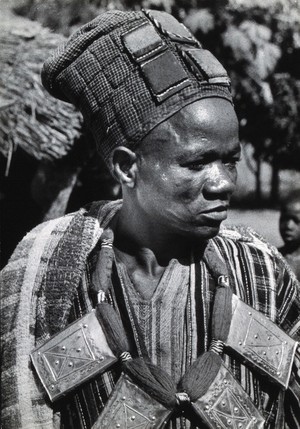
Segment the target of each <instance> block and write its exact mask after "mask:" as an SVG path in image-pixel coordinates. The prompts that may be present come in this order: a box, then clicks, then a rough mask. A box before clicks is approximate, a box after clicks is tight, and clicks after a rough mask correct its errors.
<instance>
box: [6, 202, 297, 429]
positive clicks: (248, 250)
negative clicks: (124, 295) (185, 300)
mask: <svg viewBox="0 0 300 429" xmlns="http://www.w3.org/2000/svg"><path fill="white" fill-rule="evenodd" d="M120 206H121V202H120V201H117V202H109V203H93V204H91V206H90V207H89V208H87V209H82V210H80V211H79V212H76V213H74V214H69V215H66V216H64V217H63V218H59V219H55V220H51V221H49V222H46V223H43V224H41V225H39V226H37V227H36V228H35V229H33V230H32V231H31V232H29V233H28V234H27V235H26V236H25V238H24V239H23V240H22V241H21V242H20V244H19V245H18V246H17V248H16V250H15V252H14V254H13V255H12V257H11V259H10V261H9V263H8V265H7V266H6V267H5V268H4V270H3V271H2V273H1V352H2V356H1V357H2V374H1V376H2V379H1V394H2V398H1V404H2V415H1V421H2V427H3V429H18V428H22V429H36V428H40V429H46V428H51V429H52V428H58V427H61V422H60V418H59V413H58V412H56V410H55V406H54V407H53V405H51V404H50V403H49V402H48V400H47V398H46V394H45V392H44V390H43V387H42V386H41V384H40V383H39V381H38V380H37V379H36V376H35V373H34V371H33V369H32V366H31V363H30V359H29V354H30V353H31V351H32V349H33V348H34V347H35V346H36V345H38V344H40V343H42V342H44V341H45V340H47V339H48V338H49V337H51V336H52V335H53V334H55V333H56V332H59V331H60V330H61V329H63V328H64V327H65V326H66V325H67V323H69V320H70V319H69V316H70V313H71V312H72V311H73V307H74V303H75V302H77V301H78V300H79V299H80V302H81V306H80V311H79V310H78V311H77V314H78V317H79V316H80V315H81V314H84V313H86V312H87V311H89V310H90V309H91V303H90V300H89V297H88V285H87V284H88V282H84V281H82V279H83V278H84V277H85V276H86V275H87V271H88V266H89V264H88V257H89V255H90V254H91V252H92V250H93V249H94V248H95V246H96V244H97V243H98V241H99V238H100V237H101V234H102V231H103V228H105V226H106V225H107V224H108V223H109V222H110V220H111V219H112V218H113V216H114V215H115V214H116V212H117V211H118V210H119V208H120ZM212 242H213V246H214V249H215V251H216V252H218V254H219V256H220V257H221V258H222V259H223V260H224V262H225V264H226V265H227V267H228V271H229V275H230V277H231V280H232V284H233V287H234V292H235V293H236V294H237V295H238V296H239V297H240V298H241V299H242V300H243V301H245V302H246V303H248V304H250V305H251V306H252V307H254V308H256V309H257V310H259V311H261V312H262V313H263V314H265V315H267V316H268V317H269V318H270V319H271V320H273V321H274V322H275V323H277V324H278V325H279V326H280V327H281V328H282V329H284V330H285V331H286V332H287V333H288V334H289V335H291V336H292V337H293V338H295V339H296V340H299V339H300V332H299V331H300V297H299V295H300V294H299V284H298V283H297V281H296V279H295V276H294V275H293V274H292V272H291V270H290V269H289V267H288V266H287V265H286V263H285V262H284V260H283V259H282V258H281V257H280V255H279V254H278V252H277V251H276V249H275V248H273V247H271V246H269V245H268V244H267V243H266V242H264V240H262V239H261V238H260V237H259V236H258V235H257V234H256V233H254V232H253V231H252V230H250V229H248V228H244V229H241V228H223V229H222V230H221V232H220V234H219V235H218V236H217V237H215V238H214V239H212ZM79 295H80V297H79ZM224 360H225V363H226V364H227V365H228V366H229V367H231V370H232V371H233V373H234V375H235V376H236V377H237V378H238V379H239V380H240V382H241V384H242V385H243V387H244V388H245V389H246V390H247V391H248V393H249V394H250V396H251V398H252V399H253V400H254V401H255V402H256V403H258V404H259V405H260V407H262V409H263V410H264V412H265V416H266V417H267V422H269V423H267V426H266V427H268V428H274V427H275V426H274V424H275V423H274V422H275V418H276V411H277V408H278V405H277V397H276V398H275V399H274V398H271V396H272V395H271V394H270V392H269V391H268V389H267V388H264V386H261V387H260V388H259V389H256V387H257V385H259V384H260V381H259V378H258V379H257V378H255V377H254V378H253V377H252V374H251V372H249V371H248V370H247V369H245V368H244V367H243V365H240V364H239V363H237V362H236V361H235V360H233V359H231V358H230V357H229V356H226V355H225V358H224ZM296 364H297V365H299V363H298V360H297V361H296ZM298 367H299V366H298ZM111 384H112V385H113V381H111ZM258 392H259V393H258ZM256 396H259V398H258V397H256ZM299 397H300V388H299V377H298V375H297V368H296V367H295V371H294V372H293V374H292V383H291V388H290V389H289V391H288V392H287V394H286V401H285V404H286V410H285V413H286V424H287V425H288V426H287V427H289V428H291V429H292V428H293V429H294V428H298V427H299V428H300V422H299V416H300V407H299ZM282 405H283V404H282ZM78 425H80V426H78V428H79V427H80V428H81V427H84V424H82V425H81V423H80V422H79V423H78ZM65 427H67V426H65Z"/></svg>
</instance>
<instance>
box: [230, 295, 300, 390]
mask: <svg viewBox="0 0 300 429" xmlns="http://www.w3.org/2000/svg"><path fill="white" fill-rule="evenodd" d="M232 311H233V314H232V321H231V325H230V330H229V334H228V338H227V340H226V341H225V345H226V346H227V347H228V348H229V349H231V350H232V351H234V352H235V353H238V354H239V356H240V357H241V358H242V359H243V360H244V362H246V363H248V364H250V365H251V366H252V367H254V368H255V369H256V370H257V371H259V372H261V373H263V374H264V375H266V376H267V377H268V378H269V379H270V380H271V381H272V382H275V383H277V384H279V385H280V386H281V387H283V388H284V389H287V387H288V384H289V379H290V375H291V370H292V364H293V361H294V358H295V352H296V348H297V345H298V343H297V342H296V341H294V340H293V339H292V338H290V337H289V336H288V335H287V334H286V333H285V332H283V330H282V329H280V328H279V327H278V326H277V325H275V323H273V322H272V321H271V320H269V319H267V318H266V316H264V315H263V314H261V313H260V312H259V311H257V310H255V309H253V308H252V307H250V306H249V305H247V304H245V303H244V302H243V301H241V300H240V299H239V298H238V297H237V296H236V295H233V296H232Z"/></svg>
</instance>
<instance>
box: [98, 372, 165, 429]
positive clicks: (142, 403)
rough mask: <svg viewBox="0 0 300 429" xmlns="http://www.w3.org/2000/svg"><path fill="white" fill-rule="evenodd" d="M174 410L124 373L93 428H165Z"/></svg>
mask: <svg viewBox="0 0 300 429" xmlns="http://www.w3.org/2000/svg"><path fill="white" fill-rule="evenodd" d="M171 413H172V412H171V411H170V410H167V409H166V408H165V407H164V406H163V405H161V404H160V403H159V402H157V401H156V400H155V399H153V398H151V397H150V396H149V395H148V394H147V393H145V392H144V391H143V390H141V389H140V388H139V387H138V386H136V385H135V384H134V383H133V382H132V381H131V380H130V378H129V377H128V376H127V375H124V374H122V375H121V377H120V379H119V381H118V382H117V384H116V386H115V388H114V390H113V393H112V395H111V396H110V398H109V400H108V401H107V403H106V405H105V407H104V409H103V411H102V413H101V415H100V417H99V418H98V420H97V421H96V423H95V424H94V425H93V427H92V429H114V428H116V429H118V428H121V429H152V428H153V429H154V428H155V429H162V428H164V427H165V425H166V424H167V422H168V420H169V417H170V415H171Z"/></svg>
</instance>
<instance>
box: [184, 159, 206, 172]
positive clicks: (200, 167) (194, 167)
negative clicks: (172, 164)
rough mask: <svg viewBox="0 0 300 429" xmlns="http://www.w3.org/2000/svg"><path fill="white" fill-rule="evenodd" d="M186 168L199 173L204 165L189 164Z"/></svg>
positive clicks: (200, 163) (198, 163) (199, 163)
mask: <svg viewBox="0 0 300 429" xmlns="http://www.w3.org/2000/svg"><path fill="white" fill-rule="evenodd" d="M186 167H187V168H188V169H189V170H194V171H200V170H202V169H203V168H204V164H203V163H202V162H200V161H199V162H191V163H190V164H187V165H186Z"/></svg>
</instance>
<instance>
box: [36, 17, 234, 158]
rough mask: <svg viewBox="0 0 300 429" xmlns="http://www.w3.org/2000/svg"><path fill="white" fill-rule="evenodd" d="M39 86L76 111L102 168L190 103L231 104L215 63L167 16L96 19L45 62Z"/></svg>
mask: <svg viewBox="0 0 300 429" xmlns="http://www.w3.org/2000/svg"><path fill="white" fill-rule="evenodd" d="M42 82H43V85H44V86H45V88H46V89H47V90H48V92H49V93H50V94H52V95H53V96H54V97H56V98H59V99H61V100H63V101H67V102H70V103H72V104H74V105H75V106H76V107H77V108H78V109H79V110H80V111H81V113H82V114H83V117H84V119H85V121H86V123H87V125H88V126H89V128H90V129H91V131H92V133H93V136H94V139H95V141H96V144H97V148H98V150H99V152H100V154H101V155H102V157H103V159H104V160H105V161H106V162H108V161H109V158H110V156H111V153H112V151H113V150H114V148H115V147H117V146H120V145H124V146H126V147H129V148H130V149H133V150H134V149H135V148H136V147H137V145H138V144H139V143H140V142H141V140H142V139H143V138H144V137H145V136H146V135H147V134H148V133H149V132H150V131H151V130H152V129H153V128H154V127H155V126H157V125H158V124H159V123H161V122H163V121H164V120H166V119H167V118H169V117H170V116H172V115H173V114H174V113H176V112H177V111H179V110H180V109H182V108H183V107H184V106H186V105H188V104H190V103H192V102H194V101H197V100H200V99H202V98H207V97H221V98H224V99H226V100H228V101H229V102H231V103H232V96H231V91H230V80H229V77H228V75H227V73H226V71H225V69H224V68H223V66H222V65H221V64H220V63H219V61H218V60H217V59H216V58H215V57H214V56H213V55H212V54H211V53H210V52H209V51H207V50H204V49H202V47H201V45H200V43H199V42H198V41H197V40H196V39H195V38H194V37H193V36H192V34H191V33H190V32H189V30H188V29H187V28H186V27H185V26H184V25H183V24H181V23H179V22H178V21H177V20H176V19H175V18H174V17H173V16H171V15H169V14H167V13H166V12H160V11H152V10H147V11H138V12H136V11H134V12H121V11H108V12H105V13H103V14H101V15H99V16H98V17H97V18H95V19H94V20H93V21H91V22H90V23H88V24H86V25H84V26H83V27H81V28H80V29H79V30H78V31H77V32H75V33H74V34H73V35H72V36H71V37H70V38H69V40H68V41H67V42H66V43H65V44H64V45H63V46H61V47H59V48H58V49H57V50H56V51H55V52H54V54H53V55H52V57H50V58H49V59H48V60H47V61H46V62H45V64H44V67H43V70H42Z"/></svg>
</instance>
